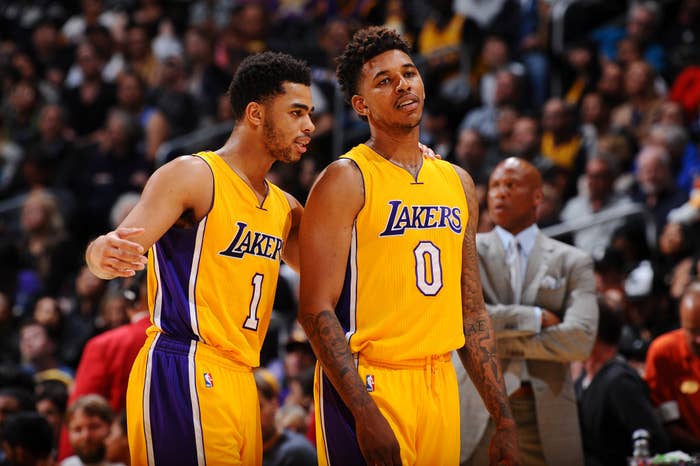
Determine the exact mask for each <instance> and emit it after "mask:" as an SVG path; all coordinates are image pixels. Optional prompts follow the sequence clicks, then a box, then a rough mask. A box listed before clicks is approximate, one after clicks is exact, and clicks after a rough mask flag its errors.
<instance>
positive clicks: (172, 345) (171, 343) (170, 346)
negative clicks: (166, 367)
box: [148, 333, 253, 372]
mask: <svg viewBox="0 0 700 466" xmlns="http://www.w3.org/2000/svg"><path fill="white" fill-rule="evenodd" d="M148 338H149V341H148V345H149V346H150V347H152V348H153V350H154V351H164V352H167V353H172V354H177V355H180V356H189V354H190V349H191V346H192V343H195V344H196V349H195V351H196V355H197V358H198V359H201V360H206V361H207V362H211V363H214V364H217V365H219V366H222V367H226V368H229V369H232V370H236V371H240V372H251V371H252V370H253V368H252V367H250V366H248V365H247V364H243V363H241V362H238V361H236V360H235V359H232V358H231V356H229V355H226V354H225V353H224V352H222V351H221V350H219V349H217V348H215V347H213V346H211V345H207V344H206V343H203V342H201V341H196V340H185V339H181V338H173V337H171V336H169V335H166V334H164V333H156V334H154V335H149V337H148ZM154 342H155V344H154Z"/></svg>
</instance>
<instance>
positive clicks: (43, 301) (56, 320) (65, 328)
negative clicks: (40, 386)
mask: <svg viewBox="0 0 700 466" xmlns="http://www.w3.org/2000/svg"><path fill="white" fill-rule="evenodd" d="M32 317H33V319H34V321H35V322H37V323H39V324H41V325H43V326H45V327H46V328H47V329H48V331H49V332H50V333H51V334H52V335H53V336H54V337H55V338H56V344H57V346H58V349H57V356H58V360H59V361H61V362H63V363H65V364H67V365H68V366H71V367H75V365H76V364H77V363H78V360H79V358H80V353H81V352H82V350H83V345H84V344H85V340H84V338H82V337H83V336H82V327H81V325H80V323H79V322H76V321H75V319H71V318H68V317H67V316H65V315H64V314H63V312H62V310H61V307H60V304H59V302H58V299H56V298H54V297H53V296H48V295H44V296H41V297H40V298H39V299H38V300H37V301H36V303H35V304H34V312H33V315H32Z"/></svg>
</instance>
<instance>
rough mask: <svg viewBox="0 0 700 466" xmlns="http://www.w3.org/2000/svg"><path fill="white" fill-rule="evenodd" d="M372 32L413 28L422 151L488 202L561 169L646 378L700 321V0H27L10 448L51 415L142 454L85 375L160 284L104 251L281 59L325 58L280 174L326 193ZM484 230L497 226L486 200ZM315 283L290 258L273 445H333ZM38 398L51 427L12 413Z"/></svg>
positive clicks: (20, 43) (17, 149) (7, 105)
mask: <svg viewBox="0 0 700 466" xmlns="http://www.w3.org/2000/svg"><path fill="white" fill-rule="evenodd" d="M368 24H379V25H387V26H390V27H393V28H395V29H397V30H398V31H399V32H401V33H402V34H403V35H404V36H405V37H406V38H407V39H409V40H410V42H411V44H412V47H413V52H414V59H415V61H416V64H417V65H418V66H419V69H420V71H421V73H422V76H423V78H424V81H425V84H426V89H427V93H428V94H427V101H426V109H425V113H424V117H423V121H422V123H421V125H422V132H421V134H422V136H421V138H422V141H423V142H424V143H425V144H427V145H429V146H430V147H432V148H433V149H434V150H435V151H436V152H437V153H439V154H441V155H442V157H443V158H445V159H447V160H449V161H452V162H454V163H456V164H459V165H460V166H462V167H464V168H465V169H466V170H467V171H468V172H469V173H470V174H471V176H472V177H473V179H474V181H475V183H476V186H477V191H478V193H479V196H480V201H481V203H482V207H483V206H485V194H486V191H487V186H488V177H489V174H490V172H491V170H492V168H493V167H494V166H495V165H496V164H497V163H498V162H499V161H501V160H503V159H504V158H506V157H508V156H518V157H522V158H525V159H527V160H529V161H531V162H532V163H533V164H535V166H536V167H537V168H538V169H539V170H540V171H541V172H542V175H543V178H544V180H545V190H544V192H545V199H544V202H543V203H542V205H541V206H540V209H539V212H538V217H539V218H538V223H539V226H540V227H541V228H543V229H544V231H545V232H548V233H549V234H551V235H552V236H555V237H557V238H559V239H563V240H565V241H567V242H570V243H572V244H574V245H575V246H577V247H579V248H581V249H583V250H585V251H586V252H588V253H589V254H591V255H592V257H593V258H594V261H595V272H596V278H597V287H598V292H599V293H600V297H601V299H602V300H603V301H604V302H605V304H606V305H607V306H609V307H610V308H611V309H613V310H614V311H615V312H617V313H618V315H619V316H621V317H622V320H623V328H622V337H621V340H620V343H619V352H620V353H621V354H622V355H624V356H625V357H626V358H627V360H628V361H629V363H630V364H631V365H632V366H633V367H634V368H635V369H636V370H637V371H638V372H639V373H640V374H641V375H644V372H645V358H646V352H647V348H648V347H649V344H650V343H651V342H652V341H653V340H654V339H655V338H656V337H657V336H659V335H661V334H662V333H664V332H667V331H670V330H673V329H676V328H678V327H679V313H678V307H679V298H680V297H681V295H682V293H683V291H684V290H685V288H686V286H687V285H688V284H689V283H690V282H692V281H693V280H694V279H695V278H696V277H697V276H698V274H699V273H700V155H699V154H698V138H699V137H700V1H699V0H656V1H633V0H629V1H619V2H609V1H604V0H578V1H573V2H563V1H561V0H489V1H486V2H485V1H480V0H435V1H427V0H374V1H372V0H356V1H348V0H345V1H342V0H317V1H312V0H306V1H304V0H301V1H289V0H287V1H286V0H260V1H245V0H196V1H193V2H185V1H181V0H82V1H78V0H73V1H57V0H33V1H31V2H30V1H25V0H5V1H3V2H2V4H0V430H2V431H3V432H4V436H5V437H4V439H5V440H6V442H10V440H11V441H12V442H19V440H17V439H18V438H21V433H22V432H24V431H23V429H25V430H26V428H24V427H22V426H27V425H32V426H34V427H32V428H31V429H30V431H34V432H38V430H37V427H36V425H38V424H37V423H41V420H42V419H47V420H48V425H49V426H50V431H48V432H49V433H50V435H49V437H47V438H49V439H50V442H51V444H50V449H49V451H57V450H56V448H58V445H59V444H60V443H63V448H62V450H61V452H62V453H61V456H62V457H65V456H67V455H68V454H69V453H70V452H71V450H72V451H73V452H75V453H76V454H78V456H79V457H80V458H82V461H83V462H87V460H86V459H85V458H91V459H92V461H93V462H94V460H95V458H96V457H95V455H97V459H98V460H101V459H104V458H105V455H106V454H107V453H108V452H110V451H114V450H116V451H117V452H118V453H116V454H114V455H113V456H110V457H109V458H107V460H108V461H112V462H115V463H119V462H122V463H128V455H127V456H126V457H124V455H123V452H121V453H119V449H118V448H116V447H115V448H106V447H105V442H107V443H108V444H110V445H111V444H112V443H110V442H119V441H120V439H121V440H123V429H122V428H121V426H122V425H123V424H122V422H123V419H122V417H123V416H121V414H120V410H121V409H122V408H123V404H121V405H120V404H119V403H120V401H119V397H118V396H117V397H116V398H115V399H114V400H113V399H110V395H109V392H108V391H106V392H104V393H98V394H99V395H102V396H103V397H104V399H101V398H99V397H97V398H95V397H88V399H87V400H84V399H83V396H82V395H85V393H81V396H80V397H78V396H75V395H74V388H75V386H76V385H77V386H80V384H81V381H80V380H79V378H80V377H78V378H77V379H76V369H78V366H79V364H80V361H81V356H84V355H83V349H84V347H85V345H86V343H87V342H88V341H89V340H90V339H91V338H94V337H96V336H98V335H101V334H105V333H106V332H109V331H112V330H114V329H118V328H120V327H122V326H125V325H128V324H131V325H135V324H136V323H137V322H138V321H140V320H141V319H143V317H144V314H143V312H144V311H145V310H146V309H145V304H144V299H143V297H142V296H140V295H142V294H143V293H139V288H140V283H139V282H134V281H133V280H115V281H113V282H109V283H107V282H104V281H102V280H99V279H97V278H96V277H95V276H93V275H92V274H91V273H90V272H89V271H88V270H87V268H86V267H85V266H84V261H83V257H82V252H83V251H84V248H85V245H86V244H87V242H88V241H89V240H90V239H92V238H94V237H95V236H97V235H99V234H102V233H104V232H106V231H108V230H109V229H111V228H113V227H114V226H116V225H118V224H119V223H120V221H121V220H122V219H123V218H124V217H125V215H126V214H127V213H128V212H129V209H130V208H131V207H132V206H133V205H134V203H135V202H136V201H137V200H138V197H139V192H140V191H141V189H142V188H143V186H144V184H145V183H146V181H147V179H148V177H149V175H150V174H151V173H152V171H153V170H154V169H156V168H157V167H158V166H159V165H160V164H162V163H164V162H165V161H167V160H168V159H169V158H172V157H173V156H175V155H177V154H182V153H191V152H194V151H197V150H204V149H216V148H218V147H219V146H220V145H221V144H222V143H223V141H224V139H225V138H226V137H227V136H228V134H229V133H230V128H231V125H232V122H231V111H230V108H229V100H228V98H227V95H226V92H227V88H228V85H229V82H230V79H231V76H232V74H233V72H234V71H235V70H236V67H237V65H238V64H239V63H240V61H241V60H242V59H243V58H244V57H246V56H247V55H249V54H252V53H256V52H259V51H262V50H277V51H284V52H288V53H290V54H292V55H294V56H296V57H299V58H303V59H305V60H307V61H308V62H309V64H310V65H311V67H312V72H313V85H312V89H313V98H314V105H315V112H314V120H315V124H316V132H315V137H314V141H313V142H312V144H311V146H310V148H309V153H308V154H307V155H306V156H305V157H304V159H303V160H302V161H301V162H300V163H299V164H296V165H293V166H282V165H279V166H276V167H274V168H273V171H272V174H271V176H272V177H273V178H274V181H275V182H276V183H278V184H279V185H280V186H281V187H282V188H283V189H285V190H287V191H288V192H290V193H292V194H293V195H295V196H296V197H297V198H298V199H299V200H300V201H302V202H304V200H305V199H306V196H307V194H308V191H309V189H310V187H311V185H312V183H313V181H314V179H315V176H316V175H317V173H318V172H319V171H320V170H322V169H323V168H324V167H325V166H326V165H327V164H328V163H330V162H331V161H333V160H334V159H335V158H337V157H338V156H339V155H340V154H342V152H344V151H345V150H347V149H349V148H350V147H352V146H354V145H356V144H358V143H360V142H363V141H364V140H366V138H367V137H368V135H369V133H368V128H367V126H366V124H365V123H364V122H362V121H361V120H360V119H359V118H357V117H356V116H355V115H354V114H353V112H352V111H351V110H350V108H349V107H348V106H347V104H346V103H345V102H343V100H342V97H340V92H339V90H338V86H337V83H336V79H335V65H334V59H335V57H337V56H338V55H339V54H340V52H341V51H342V50H343V47H344V45H345V44H346V43H347V41H348V40H349V38H350V37H351V36H352V34H353V32H354V31H355V30H357V29H358V28H360V27H362V26H363V25H368ZM217 125H219V126H217ZM217 127H223V128H225V130H224V131H218V132H217V131H212V128H217ZM164 148H166V149H167V150H164ZM479 228H480V231H488V230H490V229H491V228H492V224H491V222H490V220H489V218H488V212H487V210H486V209H485V208H482V213H481V218H480V227H479ZM296 290H297V277H296V276H295V275H294V273H293V272H291V271H290V270H288V269H285V268H284V267H283V271H282V279H281V280H280V285H279V290H278V294H277V299H276V304H275V311H274V315H273V320H272V325H271V330H270V333H269V335H268V338H267V340H266V342H265V345H264V348H263V354H262V357H261V364H262V366H263V367H265V368H266V369H265V371H264V372H260V374H259V375H260V376H259V377H258V378H259V386H263V388H261V393H262V394H263V395H264V396H261V409H262V410H263V413H265V412H267V413H268V421H269V419H272V420H271V421H269V422H271V424H268V427H269V429H271V430H269V432H271V433H270V435H279V433H280V432H282V433H285V432H296V433H301V434H302V435H304V436H306V437H307V438H308V439H309V441H310V442H311V443H313V439H314V437H313V414H312V413H311V411H312V405H313V403H312V401H311V391H312V384H313V372H312V367H313V364H314V358H313V353H312V352H311V349H310V346H309V344H308V342H307V341H306V339H305V336H304V334H303V331H301V329H300V327H299V326H298V324H297V323H296V322H295V319H296V307H297V296H296ZM697 357H700V355H698V356H697ZM81 372H83V371H81V370H80V369H78V375H79V376H80V374H81ZM113 383H118V382H113ZM261 384H262V385H261ZM696 390H697V388H696ZM78 399H80V400H82V402H81V404H79V405H78V406H77V407H70V408H69V406H73V404H74V403H73V402H74V401H77V400H78ZM121 403H123V401H121ZM268 403H272V404H268ZM265 409H267V411H265ZM270 410H272V412H273V414H272V417H271V418H270V416H269V412H271V411H270ZM20 411H22V412H25V411H31V412H33V411H37V412H39V413H40V414H41V415H42V416H43V418H39V419H37V418H36V417H35V416H34V417H33V416H32V415H31V414H26V415H24V417H22V416H19V417H15V418H12V422H7V420H8V415H9V414H12V413H16V412H20ZM85 416H88V417H90V416H92V417H94V418H96V419H98V420H100V421H101V422H103V423H104V426H103V427H104V429H101V430H100V431H99V435H97V434H95V435H96V437H95V438H90V439H89V441H88V440H85V437H84V436H83V437H80V436H79V435H78V434H75V435H73V431H74V430H75V431H78V430H79V429H77V428H76V429H72V427H71V422H72V421H74V420H75V423H76V424H79V422H78V420H81V419H82V418H83V417H85ZM265 420H266V417H265V415H263V423H265ZM32 423H33V424H32ZM11 426H15V427H11ZM65 426H67V429H64V427H65ZM270 426H271V427H270ZM32 429H33V430H32ZM62 429H64V431H63V434H61V430H62ZM66 431H67V432H66ZM8 432H9V433H8ZM263 433H264V435H265V426H263ZM295 435H296V434H295ZM62 436H63V437H64V438H63V441H61V437H62ZM275 438H277V437H275ZM8 439H10V440H8ZM293 440H294V442H297V441H299V438H295V439H293ZM699 441H700V440H699ZM94 445H98V446H100V448H97V450H98V451H96V452H95V451H88V450H91V448H93V447H94ZM95 448H96V447H95ZM6 450H7V447H6ZM85 451H88V452H87V453H85ZM83 453H84V454H85V458H83V457H82V456H80V455H81V454H83ZM90 455H92V456H90ZM100 455H102V456H100ZM66 464H81V463H66ZM269 464H277V463H269Z"/></svg>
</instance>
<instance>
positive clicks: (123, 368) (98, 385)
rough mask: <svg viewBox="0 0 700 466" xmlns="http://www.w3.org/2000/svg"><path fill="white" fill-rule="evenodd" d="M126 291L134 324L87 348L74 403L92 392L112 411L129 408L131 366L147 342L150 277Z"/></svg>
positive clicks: (93, 341) (103, 336) (92, 341)
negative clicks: (107, 404) (99, 396)
mask: <svg viewBox="0 0 700 466" xmlns="http://www.w3.org/2000/svg"><path fill="white" fill-rule="evenodd" d="M138 277H139V278H138V280H133V283H132V284H131V285H130V286H129V287H128V288H126V289H124V291H123V295H124V297H126V298H127V299H128V300H129V306H128V307H127V314H128V316H129V319H130V323H129V324H126V325H122V326H121V327H118V328H115V329H113V330H110V331H107V332H105V333H102V334H100V335H98V336H96V337H94V338H91V339H90V340H89V341H88V342H87V344H86V345H85V349H84V351H83V355H82V358H81V360H80V364H79V365H78V370H77V373H76V375H75V387H74V389H73V392H72V393H71V397H70V402H71V403H72V402H74V401H75V400H77V399H78V398H79V397H81V396H83V395H87V394H90V393H94V394H98V395H101V396H103V397H104V398H106V399H107V400H108V401H109V404H110V406H111V407H112V410H113V411H114V412H115V413H119V412H121V411H122V410H124V408H125V407H126V386H127V383H128V381H129V372H130V371H131V365H132V364H133V362H134V359H135V358H136V355H137V354H138V352H139V350H140V349H141V347H142V346H143V343H144V342H145V341H146V329H147V328H148V326H149V325H150V321H149V319H148V293H147V289H146V279H145V278H146V276H145V274H140V275H139V276H138Z"/></svg>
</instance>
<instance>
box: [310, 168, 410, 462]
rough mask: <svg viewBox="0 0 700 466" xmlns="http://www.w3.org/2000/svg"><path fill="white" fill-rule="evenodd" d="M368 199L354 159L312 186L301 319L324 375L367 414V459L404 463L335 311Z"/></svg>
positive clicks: (363, 435)
mask: <svg viewBox="0 0 700 466" xmlns="http://www.w3.org/2000/svg"><path fill="white" fill-rule="evenodd" d="M363 203H364V193H363V181H362V175H361V174H360V172H359V170H358V168H357V166H356V165H355V164H354V163H353V162H351V161H349V160H338V161H336V162H334V163H332V164H331V165H329V166H328V168H326V170H324V172H323V173H321V175H320V176H319V179H318V181H317V182H316V184H315V185H314V187H313V189H312V190H311V193H310V194H309V198H308V200H307V202H306V208H305V210H304V215H303V217H302V221H301V229H300V232H299V239H300V254H301V290H300V301H301V302H300V306H299V321H300V322H301V324H302V326H303V327H304V330H305V331H306V334H307V335H308V337H309V341H310V342H311V346H312V347H313V349H314V352H315V353H316V356H317V357H318V359H319V361H320V363H321V366H322V368H323V371H324V373H325V375H326V376H327V377H328V378H329V379H330V381H331V383H332V384H333V386H334V387H335V389H336V390H337V391H338V393H339V394H340V396H341V398H342V399H343V402H344V403H345V405H346V406H347V407H348V409H349V410H350V412H351V413H352V415H353V416H354V417H355V419H362V422H358V423H356V433H357V441H358V444H359V447H360V450H361V451H362V454H363V456H364V458H365V460H366V462H367V464H382V465H385V464H386V465H399V464H401V458H400V455H399V443H398V441H397V440H396V436H395V435H394V433H393V431H392V430H391V427H390V426H389V423H388V422H387V420H386V419H385V418H384V417H383V416H382V414H381V413H380V411H379V408H377V405H376V404H375V402H374V400H372V398H371V397H370V395H369V394H368V393H367V390H366V389H365V386H364V383H363V382H362V380H361V379H360V377H359V375H358V373H357V368H356V366H355V362H354V360H353V358H352V355H351V354H350V348H349V347H348V344H347V341H346V339H345V332H344V331H343V329H342V327H341V326H340V323H339V322H338V319H337V317H336V315H335V312H334V311H335V306H336V304H337V303H338V299H339V297H340V293H341V291H342V287H343V281H344V278H345V269H346V266H347V262H348V254H349V251H350V241H351V238H352V229H353V224H354V222H355V217H356V216H357V213H358V212H359V211H360V209H362V206H363ZM318 428H320V426H319V427H318Z"/></svg>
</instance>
